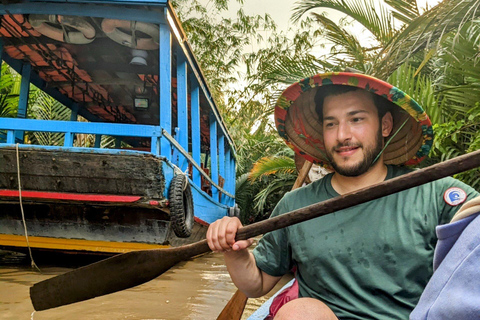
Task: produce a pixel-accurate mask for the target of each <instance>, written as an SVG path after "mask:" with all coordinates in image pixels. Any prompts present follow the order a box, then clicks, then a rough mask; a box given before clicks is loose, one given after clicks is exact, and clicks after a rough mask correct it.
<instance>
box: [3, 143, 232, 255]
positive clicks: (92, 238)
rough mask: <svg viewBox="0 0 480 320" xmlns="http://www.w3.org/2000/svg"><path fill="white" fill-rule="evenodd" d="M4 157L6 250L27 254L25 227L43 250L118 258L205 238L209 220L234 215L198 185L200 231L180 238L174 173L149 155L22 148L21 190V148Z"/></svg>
mask: <svg viewBox="0 0 480 320" xmlns="http://www.w3.org/2000/svg"><path fill="white" fill-rule="evenodd" d="M0 158H1V159H2V160H1V161H2V164H1V166H0V212H1V213H0V247H2V248H4V249H10V250H17V251H24V250H25V249H26V247H27V241H26V237H25V227H24V222H25V226H26V229H27V233H28V236H29V245H30V247H31V248H34V249H36V250H48V251H61V252H67V253H85V254H102V255H111V254H116V253H124V252H128V251H131V250H140V249H150V248H151V249H153V248H165V247H169V246H180V245H184V244H188V243H192V242H195V241H199V240H202V239H204V237H205V234H206V230H207V228H208V223H209V222H212V221H214V220H216V219H218V218H220V217H222V216H225V215H226V214H227V211H228V207H227V206H225V205H222V204H220V203H218V202H215V201H213V200H212V199H211V197H209V196H208V195H207V194H206V193H204V192H203V191H202V190H200V189H199V188H197V187H194V186H193V185H192V194H193V199H194V213H195V223H194V227H193V229H192V233H191V235H190V236H189V237H188V238H180V237H177V236H176V235H175V233H174V231H173V229H172V226H171V219H170V210H169V206H168V204H169V199H168V198H167V196H166V195H165V194H166V193H167V192H166V190H168V187H169V181H170V180H171V178H172V177H173V176H174V168H173V166H172V165H171V164H169V163H168V162H166V161H165V160H164V159H162V158H160V157H155V156H153V155H151V154H147V153H141V152H137V153H135V152H133V153H128V152H125V151H123V152H121V153H115V154H114V153H112V154H105V153H98V152H96V153H92V152H71V151H64V150H61V149H60V150H57V149H55V150H45V149H40V148H32V147H25V148H21V149H20V150H19V157H18V163H19V168H20V177H21V186H22V188H21V191H19V190H18V176H17V156H16V150H15V148H13V147H10V148H0ZM20 192H21V194H22V205H20V198H19V193H20ZM22 208H23V216H24V219H23V218H22Z"/></svg>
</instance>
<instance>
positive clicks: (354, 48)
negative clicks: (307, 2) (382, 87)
mask: <svg viewBox="0 0 480 320" xmlns="http://www.w3.org/2000/svg"><path fill="white" fill-rule="evenodd" d="M313 16H314V17H315V19H316V20H317V21H318V22H319V23H320V24H322V25H323V26H324V28H325V29H326V30H327V32H326V34H325V38H326V39H327V40H329V41H330V42H332V43H333V47H332V49H333V50H335V51H336V52H334V54H335V56H337V57H338V56H342V58H341V59H342V60H343V63H341V65H349V66H351V67H357V68H358V66H360V68H362V67H363V65H364V63H365V61H366V60H367V59H368V57H367V56H366V50H365V49H364V48H363V47H362V45H361V44H360V42H359V41H358V39H357V38H356V37H355V36H354V35H353V34H351V33H350V32H348V31H347V30H346V29H345V28H341V27H340V26H338V25H337V24H336V23H335V22H333V21H332V20H330V19H328V18H327V17H325V16H323V15H321V14H316V13H314V14H313ZM336 47H339V49H335V48H336ZM362 71H363V70H362Z"/></svg>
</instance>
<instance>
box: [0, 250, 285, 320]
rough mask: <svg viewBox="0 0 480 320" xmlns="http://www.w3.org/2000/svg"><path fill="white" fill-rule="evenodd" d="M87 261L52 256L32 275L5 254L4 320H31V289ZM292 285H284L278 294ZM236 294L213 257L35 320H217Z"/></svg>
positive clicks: (21, 260)
mask: <svg viewBox="0 0 480 320" xmlns="http://www.w3.org/2000/svg"><path fill="white" fill-rule="evenodd" d="M97 259H98V258H97ZM94 260H95V259H93V258H92V259H91V260H90V261H88V262H89V263H91V262H94ZM82 261H85V258H82V259H78V258H77V259H72V258H67V257H65V256H60V257H59V256H49V257H47V258H46V259H42V260H36V262H37V265H38V266H39V267H40V269H41V271H42V273H39V272H38V271H36V270H35V269H32V267H31V266H30V261H29V259H28V257H26V256H25V255H23V254H19V253H12V252H8V251H0V320H7V319H8V320H18V319H31V314H32V312H33V311H34V310H33V307H32V304H31V302H30V298H29V288H30V286H32V285H33V284H35V283H36V282H39V281H42V280H45V279H48V278H50V277H53V276H55V275H59V274H62V273H64V272H67V271H70V270H72V269H74V268H77V267H79V266H81V265H83V264H84V263H82ZM282 280H283V279H282ZM288 280H289V279H288V278H287V279H285V281H281V283H279V284H278V285H277V286H276V288H280V287H281V286H282V285H283V284H284V283H285V282H286V281H288ZM235 291H236V288H235V286H234V285H233V283H232V282H231V280H230V276H229V275H228V272H227V268H226V267H225V265H224V264H223V256H222V254H218V253H209V254H206V255H203V256H201V257H198V258H196V259H193V260H190V261H186V262H182V263H179V264H178V265H176V266H175V267H173V268H172V269H170V270H169V271H167V272H165V273H164V274H163V275H161V276H160V277H158V278H156V279H154V280H152V281H150V282H147V283H145V284H143V285H140V286H137V287H134V288H131V289H128V290H124V291H120V292H116V293H113V294H110V295H107V296H103V297H98V298H95V299H92V300H88V301H83V302H79V303H75V304H71V305H67V306H62V307H59V308H55V309H50V310H45V311H41V312H36V313H35V314H34V315H33V319H34V320H47V319H48V320H65V319H69V320H78V319H82V320H85V319H89V320H90V319H92V320H96V319H102V320H105V319H109V320H110V319H130V320H137V319H138V320H140V319H142V320H147V319H148V320H154V319H156V320H160V319H162V320H178V319H188V320H210V319H216V318H217V316H218V315H219V314H220V312H221V311H222V310H223V308H224V307H225V305H226V304H227V302H228V301H229V299H230V298H231V296H232V295H233V293H234V292H235ZM274 291H275V290H274ZM268 297H269V296H266V297H262V298H259V299H249V300H248V303H247V306H246V308H245V312H244V315H243V317H242V319H247V318H248V316H249V315H250V314H252V313H253V312H254V311H255V310H256V309H257V308H258V307H259V306H260V305H261V304H262V303H263V302H264V301H266V300H267V299H268Z"/></svg>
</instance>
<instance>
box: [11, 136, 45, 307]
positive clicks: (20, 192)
mask: <svg viewBox="0 0 480 320" xmlns="http://www.w3.org/2000/svg"><path fill="white" fill-rule="evenodd" d="M15 150H16V154H17V180H18V200H19V202H20V211H21V212H22V221H23V229H24V230H25V239H26V240H27V247H28V252H29V254H30V261H31V264H32V268H36V269H37V270H38V272H40V273H41V272H42V271H41V270H40V268H39V267H38V266H37V264H36V263H35V261H34V260H33V255H32V249H31V248H30V242H29V241H28V233H27V223H26V221H25V212H24V211H23V203H22V186H21V181H20V156H19V151H18V143H17V144H15ZM32 315H33V314H32Z"/></svg>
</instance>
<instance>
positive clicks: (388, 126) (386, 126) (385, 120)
mask: <svg viewBox="0 0 480 320" xmlns="http://www.w3.org/2000/svg"><path fill="white" fill-rule="evenodd" d="M392 129H393V117H392V114H391V113H390V112H387V113H385V115H384V116H383V117H382V136H383V137H384V138H385V137H388V136H389V135H390V133H391V132H392Z"/></svg>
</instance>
